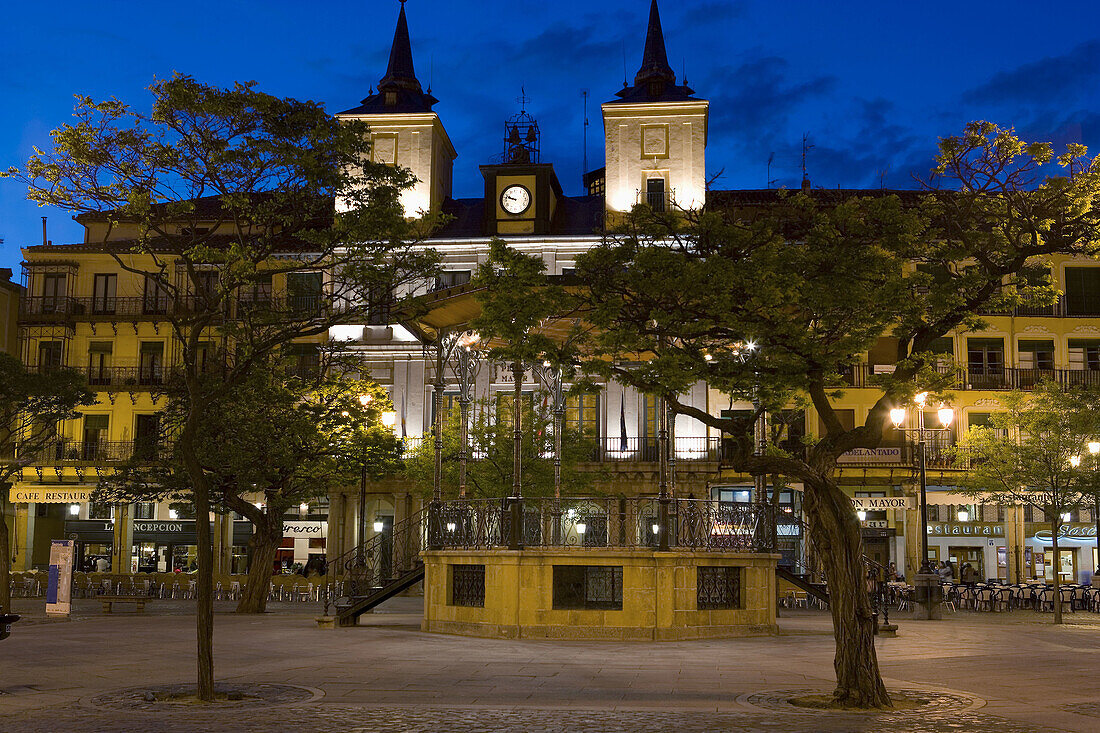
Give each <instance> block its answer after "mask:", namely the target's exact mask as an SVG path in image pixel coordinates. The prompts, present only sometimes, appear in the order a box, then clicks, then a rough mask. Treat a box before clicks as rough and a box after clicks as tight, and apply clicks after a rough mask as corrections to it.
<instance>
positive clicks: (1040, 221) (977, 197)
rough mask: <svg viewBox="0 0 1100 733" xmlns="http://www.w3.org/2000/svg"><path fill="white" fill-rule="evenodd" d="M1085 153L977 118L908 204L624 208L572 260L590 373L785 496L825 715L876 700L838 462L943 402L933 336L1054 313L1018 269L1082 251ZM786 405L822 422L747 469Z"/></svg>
mask: <svg viewBox="0 0 1100 733" xmlns="http://www.w3.org/2000/svg"><path fill="white" fill-rule="evenodd" d="M1085 154H1086V151H1085V150H1084V149H1083V148H1081V147H1080V146H1071V147H1070V149H1069V150H1067V151H1066V153H1065V154H1064V155H1062V156H1061V157H1058V158H1057V159H1056V158H1055V155H1054V152H1053V150H1052V148H1051V146H1050V145H1049V144H1045V143H1025V142H1023V141H1021V140H1020V139H1019V138H1017V137H1016V135H1015V134H1014V133H1013V131H1012V130H1006V129H1001V128H999V127H997V126H996V125H993V124H991V123H986V122H976V123H972V124H970V125H968V126H967V127H966V129H965V131H964V132H963V134H962V135H959V136H952V137H948V138H944V139H942V140H941V142H940V151H939V155H938V157H937V162H936V169H935V174H934V177H933V180H932V181H931V182H929V184H927V185H926V186H925V190H924V191H922V192H912V193H908V194H904V195H897V194H893V193H890V192H886V191H883V192H876V193H875V194H873V195H865V196H854V197H846V196H843V195H841V194H835V193H832V192H827V191H820V192H803V193H795V194H787V193H786V192H778V193H776V194H775V198H774V200H773V201H771V202H758V203H756V204H755V205H748V204H744V203H740V202H738V201H736V200H723V198H722V197H721V196H720V195H713V196H711V197H710V200H709V201H708V205H707V206H706V207H705V208H704V209H703V210H701V211H689V212H671V213H668V214H662V213H657V212H653V211H651V210H649V209H648V208H647V207H645V206H641V207H638V208H636V209H635V211H634V212H633V213H632V215H630V216H629V217H627V218H626V221H625V222H624V223H623V224H622V226H621V227H619V228H618V230H617V231H616V232H615V233H614V234H613V235H611V236H609V237H608V238H607V239H606V241H605V242H604V243H603V244H602V245H601V246H598V247H596V248H594V249H593V250H591V251H590V252H588V253H587V254H585V255H584V256H582V257H580V258H579V259H578V262H577V274H578V276H579V277H580V278H581V279H582V280H583V281H584V282H585V284H586V285H587V286H588V293H589V296H588V303H587V304H586V318H587V319H588V320H589V322H590V323H591V324H592V326H593V329H592V333H593V340H592V342H591V344H590V347H589V354H590V356H591V358H590V359H589V360H588V364H587V366H588V369H589V370H591V371H593V372H595V373H598V374H601V375H604V376H607V377H612V378H615V379H618V380H620V381H622V382H624V383H626V384H629V385H631V386H633V387H635V388H637V389H639V390H641V391H644V392H648V393H652V394H658V395H661V396H663V397H664V398H665V399H666V400H667V401H668V402H669V404H670V405H671V406H672V409H673V410H674V411H676V412H677V413H680V414H683V415H688V416H691V417H694V418H696V419H698V420H700V421H701V422H703V423H704V424H706V425H708V426H710V427H711V428H713V429H714V430H716V431H721V432H723V433H725V434H728V435H729V436H730V438H731V442H732V445H733V446H734V450H733V451H732V454H731V456H730V462H731V468H733V469H735V470H738V471H741V472H744V473H748V474H753V475H759V474H779V475H783V476H787V477H789V478H790V479H791V480H793V481H795V482H799V483H801V484H802V486H803V488H804V502H803V509H804V512H805V515H806V520H807V524H808V534H809V539H810V541H811V543H812V545H813V546H814V549H815V551H816V553H817V556H818V557H819V558H820V560H821V562H822V563H823V566H824V570H825V574H826V576H827V578H828V584H829V593H830V609H831V613H832V617H833V628H834V635H835V640H836V653H835V658H834V666H835V669H836V675H837V684H836V688H835V691H834V699H835V701H836V703H837V704H842V705H852V706H861V707H885V706H889V705H890V696H889V694H888V692H887V690H886V687H885V685H884V684H883V682H882V678H881V675H880V673H879V668H878V661H877V657H876V654H875V647H874V639H873V636H872V634H873V620H872V610H871V605H870V601H869V599H868V597H867V593H866V590H865V583H864V575H865V573H864V566H863V545H862V539H861V536H860V523H859V520H858V518H857V517H856V514H855V511H854V510H853V508H852V503H851V500H850V499H849V497H848V496H847V494H846V493H845V492H844V491H843V489H842V488H841V487H840V486H839V484H838V480H837V475H836V469H837V460H838V458H839V457H840V456H842V455H843V454H844V453H846V452H848V451H850V450H853V449H857V448H874V447H876V446H878V445H880V443H881V442H882V441H883V438H884V435H886V433H887V430H888V425H889V410H890V408H892V407H894V406H895V405H899V404H902V403H905V402H907V401H909V400H910V399H911V397H912V395H913V394H914V393H915V392H917V391H930V392H932V393H933V394H937V393H941V392H942V391H943V390H946V389H949V388H950V387H951V378H950V375H944V374H943V373H942V370H941V369H937V363H936V360H937V358H939V357H938V356H937V355H936V354H935V353H933V352H934V350H935V345H936V341H937V339H940V338H941V337H943V336H945V335H948V334H950V333H951V332H953V331H955V330H956V329H963V330H970V331H980V330H982V329H983V328H984V327H985V324H984V322H983V321H982V319H981V317H980V316H979V315H978V314H979V313H982V312H997V311H1002V310H1005V309H1010V308H1012V307H1013V306H1016V305H1019V304H1021V303H1040V302H1051V301H1052V300H1053V298H1054V296H1055V293H1054V290H1053V288H1052V286H1051V284H1050V280H1049V278H1038V279H1036V278H1034V277H1031V276H1029V274H1028V272H1027V268H1028V266H1030V265H1039V264H1042V262H1043V260H1044V258H1046V257H1049V256H1052V255H1059V254H1067V255H1082V256H1089V257H1091V256H1094V255H1095V254H1096V253H1097V251H1098V249H1100V244H1098V240H1100V210H1098V209H1096V208H1094V206H1093V201H1094V200H1096V196H1097V194H1098V193H1100V168H1098V167H1097V166H1096V165H1094V164H1093V162H1092V160H1089V159H1087V158H1086V157H1085ZM1059 167H1060V169H1059ZM1052 168H1054V169H1055V170H1053V171H1052V170H1051V169H1052ZM1061 169H1064V170H1065V171H1067V172H1068V171H1070V170H1073V171H1074V172H1075V173H1074V175H1072V176H1069V175H1060V173H1061ZM1048 173H1054V174H1055V175H1047V174H1048ZM750 342H751V345H752V347H753V348H751V349H750V348H748V346H749V345H750ZM877 344H885V345H887V346H888V347H890V348H891V349H892V350H893V356H894V358H893V361H894V362H895V370H894V372H893V373H892V374H890V375H882V376H881V377H879V378H877V380H878V384H877V386H878V387H879V388H880V389H881V390H882V394H881V397H880V398H879V399H878V400H877V402H875V404H874V405H873V407H872V408H871V409H870V411H869V413H868V415H867V417H866V420H865V421H863V424H857V425H855V426H854V427H847V426H845V424H844V422H843V421H842V419H841V417H840V415H839V414H838V411H837V409H836V407H835V404H836V402H835V398H836V396H837V393H838V391H839V390H841V389H842V388H843V387H844V379H843V375H844V374H845V373H847V372H849V371H850V370H851V369H852V368H853V367H854V366H858V364H859V362H860V361H861V356H862V355H863V354H865V353H866V352H867V351H868V350H869V349H871V348H872V347H874V346H876V345H877ZM627 355H629V356H630V358H626V357H627ZM697 381H705V382H707V383H708V384H709V385H711V386H712V387H713V388H715V389H717V390H720V391H722V392H724V393H727V394H729V395H730V396H731V397H732V398H733V399H735V400H737V401H743V402H746V403H750V404H755V405H756V407H755V409H754V410H750V411H749V412H750V414H749V415H747V416H745V417H744V418H743V419H735V420H730V419H723V418H721V417H719V416H716V415H712V414H710V413H709V412H708V411H706V410H703V409H700V408H697V407H693V406H692V405H689V404H686V403H685V402H684V401H681V400H680V399H679V396H680V395H681V394H682V393H683V392H684V391H685V390H686V389H687V388H688V387H689V386H690V385H691V384H693V383H695V382H697ZM800 398H801V399H808V400H809V401H810V403H811V404H812V406H813V409H814V412H816V414H817V416H818V419H819V422H820V425H821V429H820V430H819V431H817V432H816V435H813V436H812V441H811V444H810V445H808V446H806V448H805V450H804V451H797V452H784V451H778V450H769V451H764V452H763V455H760V451H757V450H755V447H756V446H755V445H754V432H755V431H754V428H755V423H756V419H757V418H758V417H759V416H760V415H762V414H764V413H765V412H767V411H769V410H777V409H780V408H782V407H783V406H785V405H788V404H790V403H791V402H792V401H795V400H797V399H800Z"/></svg>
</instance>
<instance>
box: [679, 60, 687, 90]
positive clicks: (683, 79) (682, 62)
mask: <svg viewBox="0 0 1100 733" xmlns="http://www.w3.org/2000/svg"><path fill="white" fill-rule="evenodd" d="M680 68H681V69H682V70H683V74H681V75H680V82H681V83H682V84H683V85H684V86H685V87H686V86H687V85H688V62H687V58H686V57H684V56H681V57H680Z"/></svg>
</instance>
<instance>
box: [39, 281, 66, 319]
mask: <svg viewBox="0 0 1100 733" xmlns="http://www.w3.org/2000/svg"><path fill="white" fill-rule="evenodd" d="M65 302H66V301H65V275H64V274H63V273H52V272H51V273H46V274H45V275H43V276H42V312H43V313H63V312H64V311H65Z"/></svg>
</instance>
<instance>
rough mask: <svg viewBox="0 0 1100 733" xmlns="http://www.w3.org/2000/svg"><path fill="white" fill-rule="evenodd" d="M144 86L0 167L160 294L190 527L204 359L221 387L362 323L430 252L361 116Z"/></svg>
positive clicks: (204, 638)
mask: <svg viewBox="0 0 1100 733" xmlns="http://www.w3.org/2000/svg"><path fill="white" fill-rule="evenodd" d="M150 91H151V92H152V96H153V104H152V109H151V111H149V112H144V111H141V110H138V109H135V108H133V107H131V106H129V105H126V104H124V103H122V102H121V101H118V100H115V99H111V100H107V101H96V100H94V99H92V98H89V97H78V100H77V106H76V111H75V117H76V121H75V123H73V124H67V125H64V126H62V127H60V128H58V129H56V130H54V131H53V133H52V137H53V146H52V149H51V150H48V151H42V150H36V151H35V154H34V156H33V157H32V158H31V159H30V161H29V162H28V163H27V165H26V166H25V168H23V169H22V170H15V169H12V170H10V171H8V173H7V175H8V176H11V177H14V178H16V179H18V180H21V181H23V182H25V183H26V184H27V185H28V187H29V196H30V198H31V200H33V201H36V202H38V203H39V204H42V205H49V206H56V207H59V208H61V209H63V210H66V211H69V212H71V213H73V214H75V215H77V216H78V218H79V219H80V220H81V221H83V222H86V223H89V224H90V225H94V226H93V228H92V229H90V230H89V231H91V232H103V236H104V238H105V239H106V240H108V241H106V243H105V244H104V245H103V246H104V247H105V249H106V250H107V251H109V252H110V253H112V255H113V256H114V259H115V261H116V262H117V264H118V266H119V267H120V268H121V269H122V270H123V271H125V272H128V273H131V274H132V275H133V276H134V277H135V278H145V279H146V283H147V285H146V292H147V293H149V292H153V293H155V294H156V298H157V300H158V303H163V312H164V315H165V317H166V319H167V321H168V323H169V325H170V333H171V334H172V336H173V340H174V342H175V346H176V351H177V353H178V355H179V364H178V369H179V372H180V374H181V377H182V381H183V385H184V388H185V390H186V392H187V394H188V414H187V417H186V419H185V420H184V422H183V424H182V426H181V429H180V432H179V434H178V436H177V439H176V442H175V446H176V450H177V451H178V454H179V456H180V460H181V462H182V464H183V465H184V467H185V469H186V472H187V475H188V478H189V480H190V481H191V487H192V492H193V494H192V495H193V499H194V503H195V511H196V515H197V516H198V517H199V519H200V520H202V519H205V518H207V517H209V515H210V511H211V509H212V504H211V501H212V497H211V492H212V487H211V485H210V477H209V475H208V473H207V471H206V470H205V467H204V465H203V462H202V460H201V456H200V454H199V445H198V437H199V436H198V431H199V429H200V426H201V425H202V422H203V420H204V414H205V411H206V410H207V409H208V407H209V403H208V401H207V400H208V397H209V396H210V394H212V393H210V392H208V391H207V390H205V389H204V387H203V383H202V372H203V369H204V367H205V364H207V363H208V362H209V360H210V358H212V357H216V358H217V359H219V360H220V361H221V363H222V365H223V368H222V372H221V373H222V376H223V379H224V384H225V386H226V388H227V389H232V388H233V387H234V386H237V385H240V384H243V382H244V381H246V380H247V379H248V375H249V374H250V372H251V369H252V366H253V364H254V363H255V362H257V361H263V360H264V359H265V358H267V357H268V356H269V355H271V354H272V353H274V352H277V351H279V350H281V349H282V348H283V347H284V346H285V345H286V344H289V343H291V342H294V341H299V340H302V339H306V338H309V337H315V336H317V335H320V334H326V333H328V332H329V330H330V329H331V328H332V327H333V326H336V325H339V324H343V323H363V322H365V319H366V318H367V316H368V314H369V313H371V312H377V310H378V309H381V308H384V307H385V306H386V305H387V304H388V300H389V298H390V294H391V293H393V292H394V291H395V290H397V289H402V288H405V287H409V286H411V285H412V284H413V283H415V282H420V281H422V280H423V279H424V278H426V277H430V276H432V274H433V271H434V267H435V258H434V256H433V255H432V254H431V253H430V252H425V251H424V250H423V249H422V248H420V247H417V246H415V245H416V242H417V240H418V238H419V235H420V233H421V230H420V229H419V226H420V224H421V223H420V222H415V223H414V222H409V221H408V220H406V218H405V216H404V211H403V208H402V206H401V203H400V200H399V197H400V195H401V192H402V191H403V190H404V189H405V188H407V187H409V186H410V185H412V183H413V180H414V179H413V176H412V175H411V174H410V173H409V172H408V171H407V170H404V169H401V168H396V167H391V166H386V165H382V164H376V163H373V162H371V156H370V145H369V140H370V136H369V132H368V130H367V127H366V126H365V124H363V123H361V122H357V121H340V120H336V119H335V118H333V117H332V116H331V115H330V114H328V113H327V112H326V111H325V110H324V108H323V107H322V106H321V105H319V104H317V103H314V102H302V101H297V100H293V99H280V98H278V97H274V96H271V95H268V94H263V93H261V92H259V91H257V90H256V89H255V88H254V85H253V84H252V83H248V84H237V85H235V86H233V87H230V88H227V89H222V88H216V87H212V86H208V85H205V84H201V83H199V82H197V81H195V80H194V79H191V78H189V77H186V76H178V75H177V76H174V77H173V78H171V79H167V80H160V81H157V82H155V83H154V84H153V85H152V86H151V87H150ZM116 230H117V231H124V232H125V233H126V239H127V241H125V242H120V241H117V240H119V238H120V237H119V236H118V235H116V234H114V232H115V231H116ZM196 527H197V540H198V548H199V549H198V576H197V585H196V589H197V590H196V608H197V614H196V623H197V642H198V695H199V698H200V699H202V700H212V699H213V695H214V672H213V651H212V649H213V641H212V639H213V632H212V630H213V614H212V609H213V606H212V601H213V588H212V559H213V558H212V545H211V538H210V531H209V525H208V523H207V522H206V521H199V522H197V525H196Z"/></svg>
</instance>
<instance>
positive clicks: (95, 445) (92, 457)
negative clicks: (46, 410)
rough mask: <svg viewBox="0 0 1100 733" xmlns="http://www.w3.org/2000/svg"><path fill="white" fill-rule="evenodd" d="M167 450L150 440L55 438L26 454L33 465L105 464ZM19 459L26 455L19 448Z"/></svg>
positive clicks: (150, 457) (159, 454)
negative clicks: (28, 454)
mask: <svg viewBox="0 0 1100 733" xmlns="http://www.w3.org/2000/svg"><path fill="white" fill-rule="evenodd" d="M165 453H166V449H165V448H164V447H163V446H162V445H160V444H159V443H156V442H152V441H140V440H139V441H136V442H135V441H130V440H124V441H117V440H97V441H73V440H63V439H62V440H57V441H54V442H51V443H48V444H47V445H46V446H44V447H42V448H40V449H39V450H37V451H35V452H34V453H33V454H31V455H30V456H29V457H30V459H31V465H34V466H67V465H76V466H80V465H105V464H112V463H122V462H123V461H128V460H130V459H132V458H137V459H139V460H153V459H155V458H159V457H163V456H164V454H165ZM19 456H20V458H24V459H25V458H27V457H28V456H27V455H26V454H25V453H23V451H22V450H20V451H19Z"/></svg>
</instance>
